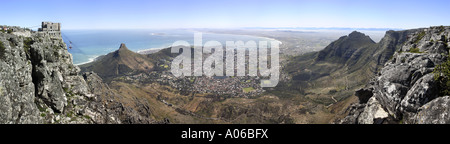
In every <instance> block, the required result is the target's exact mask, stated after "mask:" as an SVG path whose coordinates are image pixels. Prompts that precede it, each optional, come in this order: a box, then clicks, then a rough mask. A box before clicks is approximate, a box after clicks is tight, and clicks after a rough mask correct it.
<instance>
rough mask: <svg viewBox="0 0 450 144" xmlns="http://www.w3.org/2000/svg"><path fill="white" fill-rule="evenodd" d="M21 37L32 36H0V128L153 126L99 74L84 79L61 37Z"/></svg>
mask: <svg viewBox="0 0 450 144" xmlns="http://www.w3.org/2000/svg"><path fill="white" fill-rule="evenodd" d="M15 29H16V30H17V29H19V28H17V27H15ZM20 31H24V32H27V33H30V35H21V34H15V33H4V32H0V123H24V124H28V123H153V122H155V121H153V120H152V119H150V118H148V116H146V115H147V114H142V113H139V112H137V111H136V110H135V109H132V108H129V107H127V106H125V105H124V104H122V103H120V102H117V101H115V99H117V98H120V95H117V94H116V93H114V92H112V91H111V90H110V89H109V87H108V86H107V85H106V84H104V83H103V82H102V79H101V78H100V77H99V76H97V74H95V73H84V74H83V75H80V74H79V72H80V69H79V68H78V67H77V66H75V65H73V63H72V57H71V54H70V53H68V51H67V47H66V44H65V43H64V42H63V41H62V38H61V37H60V36H59V37H58V36H57V37H55V36H50V35H49V34H48V33H45V32H32V31H30V30H26V29H20Z"/></svg>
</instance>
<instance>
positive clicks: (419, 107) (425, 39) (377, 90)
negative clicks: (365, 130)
mask: <svg viewBox="0 0 450 144" xmlns="http://www.w3.org/2000/svg"><path fill="white" fill-rule="evenodd" d="M404 34H407V37H406V38H407V39H406V41H405V42H403V43H397V45H399V46H400V47H398V49H397V52H395V54H394V55H393V56H392V58H391V60H389V61H387V63H386V64H385V66H384V67H383V68H382V69H381V70H380V71H379V73H378V74H377V76H376V77H375V78H374V79H372V80H371V81H370V83H369V84H368V85H367V86H366V87H365V88H363V89H361V90H358V91H357V92H356V96H358V97H359V100H360V101H359V103H358V104H353V105H352V106H351V107H350V108H349V109H348V112H349V115H348V116H347V117H346V118H344V119H342V120H341V121H340V123H361V124H373V123H407V124H412V123H446V122H447V123H448V122H449V120H450V116H448V106H447V105H446V104H448V97H442V96H444V95H440V93H439V88H438V84H437V82H436V81H435V79H434V75H435V73H433V70H434V69H435V67H436V66H437V65H440V64H442V63H443V62H444V61H446V60H447V57H448V54H449V48H448V44H449V39H448V38H449V36H450V27H443V26H440V27H430V28H423V29H415V30H406V31H400V32H394V31H389V32H387V33H386V37H385V38H383V40H382V41H381V43H384V42H386V41H397V39H398V38H399V37H393V36H396V35H397V36H398V35H402V37H403V38H405V36H404Z"/></svg>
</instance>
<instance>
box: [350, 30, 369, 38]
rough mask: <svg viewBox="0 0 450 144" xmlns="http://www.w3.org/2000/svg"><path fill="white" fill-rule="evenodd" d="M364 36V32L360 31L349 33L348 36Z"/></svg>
mask: <svg viewBox="0 0 450 144" xmlns="http://www.w3.org/2000/svg"><path fill="white" fill-rule="evenodd" d="M364 36H366V35H365V34H364V33H361V32H358V31H353V32H352V33H350V34H349V35H348V37H364Z"/></svg>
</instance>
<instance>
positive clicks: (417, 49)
mask: <svg viewBox="0 0 450 144" xmlns="http://www.w3.org/2000/svg"><path fill="white" fill-rule="evenodd" d="M409 52H410V53H422V52H420V49H419V48H411V49H409Z"/></svg>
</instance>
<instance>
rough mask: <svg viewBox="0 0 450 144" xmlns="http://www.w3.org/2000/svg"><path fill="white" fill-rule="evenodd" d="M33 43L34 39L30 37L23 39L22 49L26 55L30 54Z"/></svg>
mask: <svg viewBox="0 0 450 144" xmlns="http://www.w3.org/2000/svg"><path fill="white" fill-rule="evenodd" d="M33 43H34V41H33V39H32V38H30V37H27V38H25V39H24V40H23V50H24V51H25V53H27V55H30V49H31V45H33Z"/></svg>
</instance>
